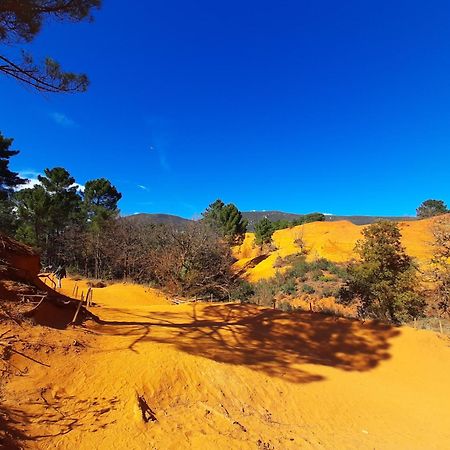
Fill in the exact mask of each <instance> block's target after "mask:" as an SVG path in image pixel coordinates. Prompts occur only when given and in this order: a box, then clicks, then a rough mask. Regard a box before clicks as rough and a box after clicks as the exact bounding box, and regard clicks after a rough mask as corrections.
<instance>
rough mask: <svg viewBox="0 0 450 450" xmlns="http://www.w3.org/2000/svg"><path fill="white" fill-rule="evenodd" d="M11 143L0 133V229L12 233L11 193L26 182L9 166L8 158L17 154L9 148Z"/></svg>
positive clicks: (11, 141)
mask: <svg viewBox="0 0 450 450" xmlns="http://www.w3.org/2000/svg"><path fill="white" fill-rule="evenodd" d="M12 143H13V139H8V138H5V137H4V136H3V135H2V134H1V133H0V230H1V231H3V232H6V233H12V232H13V229H14V214H13V203H12V198H11V197H12V193H13V192H14V189H15V188H17V187H18V186H20V185H22V184H24V183H25V182H26V180H25V179H23V178H21V177H20V176H19V174H18V173H16V172H13V171H11V170H10V168H9V162H10V161H9V160H10V158H12V157H13V156H16V155H18V154H19V151H18V150H11V145H12Z"/></svg>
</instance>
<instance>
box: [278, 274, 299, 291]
mask: <svg viewBox="0 0 450 450" xmlns="http://www.w3.org/2000/svg"><path fill="white" fill-rule="evenodd" d="M280 291H281V292H282V293H283V294H288V295H293V294H295V293H296V292H297V286H296V285H295V279H293V278H288V279H286V280H285V282H284V283H282V284H281V285H280Z"/></svg>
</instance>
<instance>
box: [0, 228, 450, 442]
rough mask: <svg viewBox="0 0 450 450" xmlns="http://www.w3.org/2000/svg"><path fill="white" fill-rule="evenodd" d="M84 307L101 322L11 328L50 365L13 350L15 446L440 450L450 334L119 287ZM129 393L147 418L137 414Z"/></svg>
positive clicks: (449, 391)
mask: <svg viewBox="0 0 450 450" xmlns="http://www.w3.org/2000/svg"><path fill="white" fill-rule="evenodd" d="M345 226H347V225H345ZM79 284H80V285H82V284H83V283H80V282H79ZM71 289H73V281H70V280H65V287H64V290H65V291H66V292H69V291H71ZM69 293H70V292H69ZM94 302H96V303H98V304H99V305H100V306H96V307H94V308H92V312H93V313H95V314H96V315H98V316H99V317H100V318H101V319H103V320H104V321H105V323H103V324H97V323H94V322H90V323H88V324H87V327H86V328H85V329H80V328H76V329H73V328H71V329H68V330H63V331H61V330H49V329H47V328H43V327H40V326H34V327H27V328H26V329H19V328H18V330H17V332H20V333H21V334H22V336H23V335H24V333H25V332H26V333H28V337H27V338H26V339H27V341H28V342H29V343H30V345H28V346H25V347H24V349H23V353H25V354H27V355H29V356H32V357H33V358H34V359H35V360H36V361H39V362H40V363H42V364H46V365H48V366H49V367H47V366H45V365H42V364H39V363H37V362H34V361H31V360H29V359H26V358H24V357H23V356H21V355H18V354H13V356H12V358H11V363H12V364H13V365H14V367H15V370H16V371H19V370H21V371H22V373H23V375H22V376H14V377H12V378H11V380H10V382H9V383H8V384H7V385H6V388H5V389H4V392H3V403H2V406H1V407H0V412H1V409H5V410H6V411H8V414H9V416H10V418H12V419H15V420H16V423H13V424H12V426H13V428H14V429H15V431H16V433H19V432H20V433H21V434H22V436H23V439H24V441H23V443H24V444H23V445H24V447H25V448H38V449H49V448H58V449H70V450H73V449H80V450H82V449H88V450H92V449H99V448H101V449H105V450H107V449H129V450H133V449H176V450H179V449H282V450H284V449H299V448H327V449H373V448H377V449H411V450H413V449H447V448H450V412H449V408H448V399H449V398H450V383H449V382H448V374H449V373H450V345H449V344H450V343H449V341H448V340H447V339H445V338H441V337H439V336H438V335H437V334H435V333H432V332H426V331H416V330H414V329H411V328H407V327H402V328H390V327H387V326H383V325H377V324H376V323H371V322H366V323H364V324H363V323H360V322H358V321H353V320H348V319H335V318H333V317H326V316H322V315H320V314H310V313H283V312H281V311H274V310H269V309H262V308H257V307H254V306H240V305H233V304H226V305H213V304H184V305H170V304H168V301H167V299H165V297H164V296H162V295H161V294H159V293H158V292H157V291H155V290H148V289H145V288H143V287H139V286H134V285H130V284H126V285H122V284H116V285H112V286H109V287H107V288H103V289H95V291H94ZM4 328H5V326H4V325H1V324H0V333H1V332H2V331H4ZM8 328H10V326H8ZM23 339H24V337H23ZM73 339H76V340H77V341H78V342H79V343H81V344H82V345H79V346H76V345H70V343H71V342H72V340H73ZM49 341H50V342H53V348H48V349H47V350H45V348H47V347H45V345H46V343H48V342H49ZM38 344H40V345H41V346H42V345H44V347H41V348H39V346H37V345H38ZM17 373H18V372H17ZM136 393H139V394H140V395H144V396H145V398H146V400H147V402H148V404H149V406H150V407H151V409H152V410H153V412H154V414H155V416H156V418H157V422H148V423H145V422H144V421H143V420H142V418H141V412H140V409H139V408H138V403H137V400H136ZM0 423H1V420H0Z"/></svg>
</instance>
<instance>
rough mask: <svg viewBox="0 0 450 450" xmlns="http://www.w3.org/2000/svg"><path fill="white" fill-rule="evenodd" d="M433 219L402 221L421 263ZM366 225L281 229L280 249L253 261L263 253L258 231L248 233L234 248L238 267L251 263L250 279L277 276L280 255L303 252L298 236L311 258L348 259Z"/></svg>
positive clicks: (404, 234)
mask: <svg viewBox="0 0 450 450" xmlns="http://www.w3.org/2000/svg"><path fill="white" fill-rule="evenodd" d="M432 222H433V219H427V220H420V221H414V222H400V229H401V232H402V242H403V245H404V246H405V247H406V251H407V252H408V254H410V255H411V256H412V257H414V258H417V259H418V260H419V262H425V261H426V260H427V259H429V258H430V255H431V246H430V242H431V239H432V236H431V231H430V224H432ZM365 227H366V226H358V225H354V224H352V223H350V222H348V221H344V220H342V221H338V222H313V223H307V224H305V225H299V226H297V227H293V228H287V229H284V230H278V231H276V232H275V233H274V234H273V242H274V244H275V247H276V248H277V249H276V250H275V251H272V252H269V254H268V256H267V258H266V259H264V260H263V261H261V262H259V263H258V264H256V265H255V266H254V267H252V266H253V265H252V264H251V260H252V258H255V257H256V256H259V255H260V253H258V252H260V250H259V249H258V248H257V247H256V246H255V245H254V234H253V233H247V234H246V236H245V240H244V242H243V244H242V245H241V246H239V247H236V248H235V249H234V256H235V257H236V258H237V259H238V261H237V262H236V263H235V266H234V267H235V269H236V270H242V269H243V268H245V267H246V266H249V268H248V269H247V270H245V273H244V274H243V275H244V276H245V278H247V279H248V280H249V281H258V280H260V279H265V278H270V277H273V276H274V275H275V273H276V271H277V269H276V268H274V263H275V261H276V260H277V258H278V257H282V258H284V257H286V256H288V255H292V254H295V253H298V252H299V247H298V246H297V245H296V244H295V240H296V239H299V238H300V239H302V240H303V242H304V243H305V246H306V249H307V250H308V259H310V260H312V259H317V258H327V259H329V260H331V261H334V262H345V261H349V260H350V259H352V258H354V257H355V253H354V247H355V244H356V241H357V240H358V239H361V237H362V235H361V232H362V230H363V229H364V228H365Z"/></svg>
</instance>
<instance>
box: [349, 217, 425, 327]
mask: <svg viewBox="0 0 450 450" xmlns="http://www.w3.org/2000/svg"><path fill="white" fill-rule="evenodd" d="M400 239H401V233H400V229H399V227H398V225H397V224H396V223H394V222H388V221H381V222H378V223H375V224H373V225H370V226H368V227H367V228H366V229H365V230H364V231H363V239H362V240H360V241H358V243H357V245H356V252H357V253H358V255H359V257H360V261H357V262H354V263H352V264H350V265H349V267H348V269H347V270H348V276H347V278H346V284H345V286H344V287H343V288H342V290H341V293H340V301H341V302H342V303H344V304H350V303H357V307H358V313H359V315H360V317H369V318H375V319H382V320H385V321H389V322H394V323H399V322H402V321H407V320H410V319H412V318H415V317H419V316H421V315H422V314H423V311H424V308H425V302H424V299H423V298H422V296H421V295H420V294H419V292H418V287H419V279H418V276H417V269H416V267H415V266H414V264H413V261H412V259H411V257H410V256H408V255H407V254H406V251H405V249H404V247H403V246H402V244H401V242H400Z"/></svg>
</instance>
